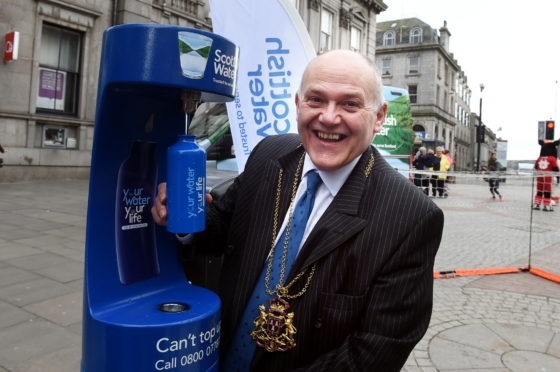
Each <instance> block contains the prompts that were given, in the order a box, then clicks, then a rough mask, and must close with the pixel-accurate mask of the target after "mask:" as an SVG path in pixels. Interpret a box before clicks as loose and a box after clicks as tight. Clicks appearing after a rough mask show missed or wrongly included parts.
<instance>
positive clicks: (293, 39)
mask: <svg viewBox="0 0 560 372" xmlns="http://www.w3.org/2000/svg"><path fill="white" fill-rule="evenodd" d="M210 9H211V10H210V15H211V17H212V25H213V32H214V33H216V34H218V35H221V36H223V37H225V38H227V39H229V40H231V41H232V42H233V43H235V44H236V45H237V46H238V47H239V49H240V54H239V66H238V83H237V94H236V97H235V100H234V101H233V102H228V103H227V109H228V117H229V122H230V128H231V134H232V137H233V144H234V148H235V155H236V158H237V168H238V171H239V172H241V171H243V169H244V168H245V162H246V161H247V157H248V156H249V154H250V153H251V151H252V150H253V148H254V147H255V145H256V144H257V143H258V142H259V141H260V140H261V139H263V138H264V137H266V136H269V135H272V134H283V133H297V123H296V109H295V93H296V91H297V89H298V88H299V83H300V79H301V75H302V74H303V70H304V69H305V66H306V65H307V62H308V61H309V60H311V59H312V58H313V57H315V55H316V52H315V48H314V47H313V43H312V42H311V38H310V36H309V34H308V32H307V29H306V28H305V25H304V23H303V21H302V19H301V17H300V15H299V13H298V12H297V10H296V9H295V7H294V6H293V5H292V4H291V3H289V1H288V0H210Z"/></svg>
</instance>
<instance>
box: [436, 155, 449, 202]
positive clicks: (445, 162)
mask: <svg viewBox="0 0 560 372" xmlns="http://www.w3.org/2000/svg"><path fill="white" fill-rule="evenodd" d="M435 155H436V157H437V158H438V159H439V174H438V175H437V178H436V182H435V184H436V189H435V190H433V189H432V195H433V196H434V197H435V196H436V192H437V196H439V197H440V198H443V197H446V194H445V181H446V180H447V171H448V170H449V168H451V163H450V162H449V158H448V157H447V156H445V155H444V154H443V147H441V146H438V147H436V154H435ZM432 187H433V186H432Z"/></svg>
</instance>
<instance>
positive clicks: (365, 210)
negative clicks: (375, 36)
mask: <svg viewBox="0 0 560 372" xmlns="http://www.w3.org/2000/svg"><path fill="white" fill-rule="evenodd" d="M303 151H304V150H303V147H302V146H301V145H300V140H299V137H298V136H297V135H284V136H272V137H267V138H266V139H264V140H262V141H261V142H260V144H259V145H258V146H257V147H256V148H255V149H254V150H253V152H252V154H251V156H250V158H249V160H248V162H247V164H246V167H245V170H244V172H243V173H242V174H241V175H240V176H239V177H238V178H237V179H236V180H235V182H234V183H233V184H232V186H231V187H230V188H229V189H228V191H227V192H226V193H225V195H224V196H223V197H222V198H221V199H220V201H219V202H217V203H215V204H212V205H211V207H210V210H209V212H208V227H207V230H206V231H205V232H204V233H203V234H200V235H197V237H196V239H195V246H196V247H197V248H198V249H203V250H206V253H220V252H225V261H224V267H223V270H222V273H221V274H222V276H221V288H220V296H221V298H222V302H223V307H222V350H227V347H228V345H229V342H230V338H231V336H232V333H233V330H234V327H235V325H236V322H237V321H238V320H239V318H240V316H241V315H242V312H243V309H244V306H245V303H246V301H247V300H248V297H249V296H250V294H251V292H252V290H253V287H254V285H255V282H256V280H257V279H258V277H259V274H260V273H261V270H262V269H263V266H264V263H265V259H266V257H267V254H268V252H269V250H270V248H271V244H272V243H271V242H272V239H273V237H272V222H273V211H274V195H275V191H276V189H277V187H278V172H279V170H280V169H281V168H282V169H283V170H284V176H283V177H284V181H283V182H282V197H281V203H280V204H281V205H280V219H281V218H282V217H283V216H284V215H285V213H287V209H288V206H289V203H290V196H291V187H292V182H293V181H294V177H295V176H296V174H295V171H296V165H297V162H298V159H300V157H301V155H302V154H303ZM371 155H373V156H374V159H375V160H374V166H373V170H372V172H371V174H370V175H369V177H366V176H365V172H364V170H365V167H366V165H367V162H368V159H369V158H370V156H371ZM442 229H443V213H442V211H441V210H440V209H439V208H438V207H437V206H436V205H435V204H434V203H433V202H432V201H431V200H429V199H428V198H427V197H426V196H425V195H424V194H423V193H421V192H419V191H418V190H417V189H416V188H415V187H414V186H413V185H412V184H411V183H410V182H409V181H407V180H406V179H405V178H404V177H403V176H402V175H400V174H398V173H397V172H396V171H394V170H393V169H392V168H391V167H390V166H389V164H388V163H387V162H386V161H385V160H384V159H383V157H382V156H381V155H380V154H379V153H378V151H377V150H375V149H374V148H373V147H370V148H368V150H367V151H366V152H365V153H364V154H363V155H362V157H361V159H360V160H359V162H358V164H357V165H356V167H355V168H354V170H353V171H352V173H351V175H350V176H349V178H348V180H347V181H346V183H345V184H344V186H343V187H342V189H341V190H340V192H339V193H338V195H337V196H336V198H335V199H334V200H333V202H332V204H331V205H330V206H329V208H328V209H327V211H326V212H325V213H324V215H323V216H322V218H321V219H320V220H319V222H318V223H317V225H316V226H315V228H314V230H313V231H312V232H311V234H310V236H309V238H308V239H307V241H306V242H305V244H304V246H303V247H302V249H301V251H300V254H299V255H298V257H297V260H296V262H295V264H294V266H293V268H292V270H291V272H290V277H289V278H288V279H287V281H289V280H290V279H291V278H292V277H293V276H294V275H296V274H297V273H299V272H300V271H301V270H302V269H303V268H305V267H309V266H310V265H313V264H314V263H316V264H317V268H316V272H315V275H314V277H313V279H312V281H311V284H310V286H309V288H308V290H307V292H306V293H305V294H304V295H303V296H302V297H300V298H298V299H296V300H292V301H290V302H291V306H292V307H291V310H293V312H294V313H295V318H294V325H295V327H296V328H297V334H296V336H295V337H296V343H297V346H296V347H295V348H294V349H292V350H290V351H286V352H275V353H269V352H266V351H264V349H260V348H257V349H258V350H257V352H256V354H255V357H254V359H253V370H256V371H288V370H298V369H299V370H314V371H398V370H400V368H401V367H402V365H403V364H404V362H405V361H406V359H407V357H408V355H409V353H410V352H411V350H412V349H413V347H414V346H415V344H416V343H417V342H418V341H419V340H420V339H421V338H422V336H423V335H424V333H425V331H426V329H427V327H428V323H429V320H430V316H431V311H432V291H433V264H434V258H435V255H436V251H437V249H438V246H439V243H440V240H441V234H442ZM213 250H215V251H220V252H211V251H213ZM304 281H305V280H300V281H299V282H298V283H299V284H301V285H303V282H304ZM299 288H301V286H300V287H298V286H297V285H296V287H295V288H294V289H293V292H292V291H290V292H291V293H294V292H295V291H297V290H298V289H299Z"/></svg>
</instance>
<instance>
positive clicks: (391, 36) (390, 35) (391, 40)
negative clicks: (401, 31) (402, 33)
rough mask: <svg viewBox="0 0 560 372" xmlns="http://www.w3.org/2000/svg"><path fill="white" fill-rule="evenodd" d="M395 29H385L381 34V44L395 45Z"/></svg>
mask: <svg viewBox="0 0 560 372" xmlns="http://www.w3.org/2000/svg"><path fill="white" fill-rule="evenodd" d="M395 38H396V35H395V31H392V30H391V31H386V32H385V33H384V34H383V46H392V45H395Z"/></svg>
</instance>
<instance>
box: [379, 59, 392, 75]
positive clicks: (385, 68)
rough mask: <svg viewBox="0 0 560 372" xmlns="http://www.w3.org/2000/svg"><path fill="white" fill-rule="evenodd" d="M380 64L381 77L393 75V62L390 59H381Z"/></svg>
mask: <svg viewBox="0 0 560 372" xmlns="http://www.w3.org/2000/svg"><path fill="white" fill-rule="evenodd" d="M381 63H382V66H381V74H382V75H383V76H391V75H393V60H392V59H391V58H383V59H382V62H381Z"/></svg>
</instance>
